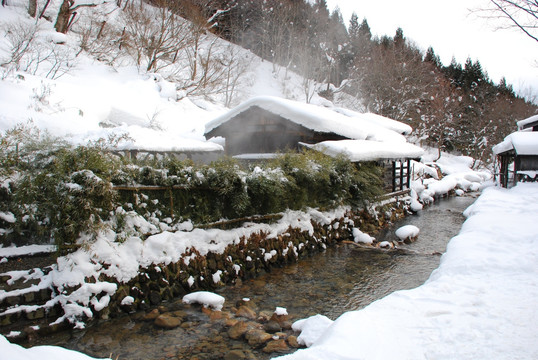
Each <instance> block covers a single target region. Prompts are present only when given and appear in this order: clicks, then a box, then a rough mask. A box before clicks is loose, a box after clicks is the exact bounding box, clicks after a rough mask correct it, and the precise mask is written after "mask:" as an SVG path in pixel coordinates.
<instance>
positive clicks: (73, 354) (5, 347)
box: [0, 336, 94, 360]
mask: <svg viewBox="0 0 538 360" xmlns="http://www.w3.org/2000/svg"><path fill="white" fill-rule="evenodd" d="M0 352H1V353H2V359H9V360H33V359H39V360H58V359H63V360H92V359H94V358H92V357H89V356H87V355H84V354H82V353H79V352H78V351H73V350H67V349H64V348H61V347H58V346H35V347H33V348H30V349H25V348H23V347H22V346H20V345H16V344H10V343H9V341H7V340H6V338H5V337H3V336H0Z"/></svg>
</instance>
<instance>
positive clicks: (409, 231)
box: [395, 225, 420, 240]
mask: <svg viewBox="0 0 538 360" xmlns="http://www.w3.org/2000/svg"><path fill="white" fill-rule="evenodd" d="M419 232H420V229H419V228H418V227H416V226H415V225H404V226H402V227H401V228H399V229H397V230H396V232H395V234H396V236H397V237H398V239H400V240H405V239H409V238H415V237H417V236H418V233H419Z"/></svg>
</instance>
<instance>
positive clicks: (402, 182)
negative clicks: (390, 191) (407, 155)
mask: <svg viewBox="0 0 538 360" xmlns="http://www.w3.org/2000/svg"><path fill="white" fill-rule="evenodd" d="M403 172H404V163H403V161H401V160H400V190H403V185H404V181H403V176H404V175H403Z"/></svg>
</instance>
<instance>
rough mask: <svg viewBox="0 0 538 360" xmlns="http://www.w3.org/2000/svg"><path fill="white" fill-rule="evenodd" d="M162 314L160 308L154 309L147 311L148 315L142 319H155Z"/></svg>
mask: <svg viewBox="0 0 538 360" xmlns="http://www.w3.org/2000/svg"><path fill="white" fill-rule="evenodd" d="M160 314H161V313H160V312H159V309H153V310H151V311H150V312H149V313H147V314H146V316H144V317H143V318H142V320H146V321H148V320H155V319H157V317H158V316H159V315H160Z"/></svg>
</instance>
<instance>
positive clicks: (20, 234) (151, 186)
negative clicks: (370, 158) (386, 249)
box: [0, 127, 382, 249]
mask: <svg viewBox="0 0 538 360" xmlns="http://www.w3.org/2000/svg"><path fill="white" fill-rule="evenodd" d="M110 146H111V143H110V141H105V142H96V143H93V144H89V145H87V146H72V145H69V144H67V143H65V142H63V141H60V140H59V139H54V138H52V137H51V136H49V135H47V134H41V133H39V132H38V131H37V130H35V129H34V128H31V127H30V128H23V127H20V128H16V129H14V130H13V131H10V132H6V133H5V134H3V135H1V136H0V164H1V165H2V168H1V169H0V185H2V186H1V187H0V199H1V200H2V204H0V211H1V212H2V213H3V214H13V217H14V218H15V222H13V223H8V222H7V221H5V219H6V218H9V217H6V216H3V219H0V221H2V222H0V227H1V228H2V231H0V237H1V238H2V242H4V244H6V243H9V242H11V243H18V242H20V241H22V240H23V239H30V242H33V243H36V242H40V241H41V242H50V241H52V240H54V241H55V242H56V243H57V244H58V245H59V246H60V247H59V248H60V249H68V248H70V247H73V246H78V245H80V242H81V241H82V242H83V241H91V239H93V238H95V236H96V235H97V234H98V232H99V231H100V230H101V229H103V228H105V227H107V228H109V229H112V230H113V231H114V232H116V233H117V234H121V235H118V236H117V238H118V240H125V238H126V236H133V235H135V234H134V233H133V231H136V229H138V228H140V229H142V228H144V229H145V230H139V231H140V232H141V233H140V234H138V235H139V236H140V235H145V234H142V232H147V231H154V232H156V231H161V230H163V229H168V230H170V229H172V230H173V229H174V226H175V225H177V224H180V223H181V222H182V221H186V220H190V221H191V222H193V223H194V224H207V223H211V222H215V221H219V220H221V219H237V218H242V217H248V216H252V215H266V214H272V213H278V212H281V211H285V210H286V209H294V210H299V209H305V208H307V207H317V208H321V209H330V208H334V207H337V206H339V205H352V206H357V207H358V206H362V205H364V204H365V203H367V202H369V201H372V200H373V199H375V198H376V196H378V195H380V194H381V192H382V190H381V189H382V182H381V171H380V168H379V167H378V166H376V165H375V164H373V163H363V164H353V163H351V162H349V161H348V160H347V159H345V158H344V157H338V158H332V157H328V156H325V155H323V154H321V153H318V152H314V151H310V150H308V151H303V152H286V153H283V154H281V155H280V156H278V157H277V158H276V159H274V160H271V161H267V162H260V163H257V164H250V163H240V162H238V161H236V160H233V159H229V158H223V159H221V160H219V161H215V162H213V163H211V164H209V165H200V164H194V163H192V162H191V161H181V160H178V159H175V158H164V159H162V158H161V159H158V160H155V159H153V160H145V161H141V160H138V161H129V160H126V159H120V158H119V157H118V156H115V155H112V154H111V153H110V152H108V151H107V149H108V148H109V147H110ZM137 215H140V216H142V217H143V218H144V219H145V221H146V224H149V225H147V226H140V227H137V226H135V225H133V223H132V222H129V221H128V218H129V217H133V216H137ZM82 239H84V240H82Z"/></svg>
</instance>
